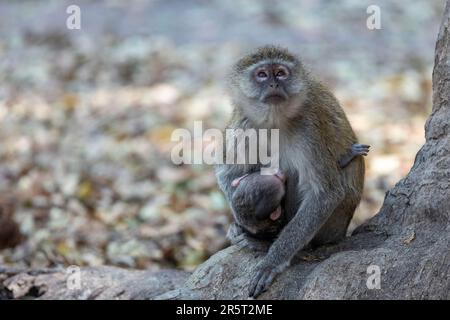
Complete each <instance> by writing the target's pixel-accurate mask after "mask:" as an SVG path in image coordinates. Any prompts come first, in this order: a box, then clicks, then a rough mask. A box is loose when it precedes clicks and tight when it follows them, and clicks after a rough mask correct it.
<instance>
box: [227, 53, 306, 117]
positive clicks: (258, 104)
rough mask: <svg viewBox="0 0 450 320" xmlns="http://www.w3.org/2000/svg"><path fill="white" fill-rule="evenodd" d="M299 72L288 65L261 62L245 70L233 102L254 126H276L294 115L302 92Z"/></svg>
mask: <svg viewBox="0 0 450 320" xmlns="http://www.w3.org/2000/svg"><path fill="white" fill-rule="evenodd" d="M302 78H304V76H303V70H302V69H301V67H300V66H299V65H297V64H296V63H294V62H290V61H279V60H270V61H262V62H260V63H257V64H255V65H252V66H250V67H248V68H247V69H245V70H244V71H243V72H242V74H241V76H240V77H239V79H238V81H237V85H236V87H237V88H236V89H235V92H234V93H233V98H234V100H235V102H236V105H238V106H239V107H241V108H242V110H243V112H244V113H245V114H246V116H247V117H248V118H250V119H251V120H252V121H253V122H255V123H256V124H258V125H262V124H264V123H266V124H280V121H277V120H281V119H282V118H283V117H284V118H287V119H289V118H292V117H294V116H295V115H296V113H297V111H298V110H297V107H298V104H299V103H298V102H299V97H300V98H301V97H302V93H303V90H304V89H305V82H304V81H302V80H301V79H302Z"/></svg>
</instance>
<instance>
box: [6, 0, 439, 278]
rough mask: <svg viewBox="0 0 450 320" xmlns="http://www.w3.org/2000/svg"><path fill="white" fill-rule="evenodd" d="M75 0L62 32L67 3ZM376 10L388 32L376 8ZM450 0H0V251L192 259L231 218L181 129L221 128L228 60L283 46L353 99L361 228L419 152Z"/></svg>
mask: <svg viewBox="0 0 450 320" xmlns="http://www.w3.org/2000/svg"><path fill="white" fill-rule="evenodd" d="M70 4H77V5H78V6H80V8H81V30H68V29H67V28H66V19H67V17H68V14H67V13H66V8H67V6H68V5H70ZM371 4H375V5H378V6H379V7H380V9H381V27H382V28H381V30H369V29H367V27H366V19H367V17H368V14H367V13H366V8H367V7H368V6H369V5H371ZM442 10H443V3H442V1H438V0H434V1H425V0H421V1H414V4H411V3H408V4H407V3H406V2H404V1H397V2H394V1H382V0H376V1H373V0H371V1H366V0H345V1H325V0H320V1H316V0H314V1H313V0H304V1H300V0H295V1H294V0H283V1H269V0H265V1H260V0H240V1H235V0H233V1H219V0H209V1H206V0H203V1H201V0H191V1H183V0H171V1H162V0H161V1H156V0H155V1H137V0H135V1H113V0H110V1H75V0H72V1H59V0H58V1H42V0H41V1H39V0H33V1H6V0H3V1H0V264H3V265H9V266H17V267H27V266H31V267H51V266H55V265H69V264H76V265H80V266H95V265H102V264H109V265H117V266H123V267H133V268H149V269H159V268H166V267H170V268H174V267H176V268H182V269H187V270H190V269H192V268H194V267H195V266H196V265H198V264H199V263H201V262H202V261H204V260H205V259H207V258H208V257H209V256H210V255H212V254H213V253H215V252H216V251H218V250H220V249H221V248H223V247H224V246H226V245H227V244H226V241H225V234H226V230H227V227H228V225H229V223H230V221H231V215H230V211H229V208H228V206H227V203H226V202H225V200H224V197H223V196H222V194H221V192H220V191H219V190H218V187H217V185H216V180H215V177H214V173H213V169H212V167H210V166H206V165H205V166H200V165H196V166H175V165H173V164H172V163H171V161H170V150H171V147H172V145H173V144H172V143H171V142H170V136H171V133H172V131H173V130H174V129H176V128H188V129H190V128H192V127H193V122H194V121H195V120H202V121H203V123H204V128H205V129H206V128H208V127H214V128H223V127H224V126H225V124H226V121H227V119H228V117H229V114H230V110H231V108H230V104H229V100H228V98H227V94H226V88H225V80H226V73H227V71H228V69H229V67H230V66H231V65H232V64H233V62H234V61H235V60H236V59H237V58H238V57H239V56H240V55H242V54H243V53H245V52H247V51H248V50H249V49H252V48H254V47H256V46H260V45H264V44H277V45H282V46H285V47H288V48H290V49H291V50H292V51H294V52H296V53H298V54H299V55H301V56H302V57H303V59H304V62H305V64H306V65H307V66H308V68H309V69H310V70H311V71H312V73H314V74H315V75H316V77H317V78H318V79H320V80H322V81H323V82H324V83H326V84H327V85H328V86H330V87H331V88H332V89H333V91H334V92H335V94H336V96H337V97H338V99H339V100H340V102H341V104H342V105H343V107H344V109H345V111H346V113H347V115H348V117H349V119H350V121H351V123H352V126H353V128H354V129H355V131H356V132H357V135H358V137H359V140H360V142H362V143H367V144H370V145H371V146H372V149H371V152H370V154H369V156H368V157H367V158H366V160H367V161H366V165H367V174H366V186H365V193H364V198H363V201H362V203H361V205H360V207H359V208H358V211H357V216H356V217H355V219H354V221H353V223H352V226H351V227H352V228H354V226H355V225H357V224H360V223H361V222H362V221H364V220H365V219H367V218H369V217H371V216H373V215H374V214H376V213H377V211H378V209H379V207H380V205H381V203H382V201H383V198H384V194H385V192H386V191H387V190H388V189H389V188H390V187H392V186H393V184H394V183H395V182H396V181H398V180H399V179H401V178H402V177H403V176H405V175H406V173H407V172H408V171H409V169H410V167H411V166H412V163H413V160H414V156H415V153H416V152H417V151H418V150H419V148H420V146H421V145H422V144H423V142H424V130H423V127H424V124H425V120H426V118H427V115H428V114H429V113H430V110H431V72H432V67H433V60H434V47H435V39H436V36H437V32H438V27H439V23H440V19H441V13H442Z"/></svg>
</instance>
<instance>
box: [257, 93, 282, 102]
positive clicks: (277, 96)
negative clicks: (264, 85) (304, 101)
mask: <svg viewBox="0 0 450 320" xmlns="http://www.w3.org/2000/svg"><path fill="white" fill-rule="evenodd" d="M286 99H287V97H286V96H285V95H283V94H281V93H272V94H269V95H266V96H265V97H264V98H263V101H264V102H265V103H270V104H277V103H280V102H283V101H284V100H286Z"/></svg>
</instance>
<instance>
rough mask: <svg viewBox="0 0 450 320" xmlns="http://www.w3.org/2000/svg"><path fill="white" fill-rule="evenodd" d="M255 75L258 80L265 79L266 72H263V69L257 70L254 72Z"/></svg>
mask: <svg viewBox="0 0 450 320" xmlns="http://www.w3.org/2000/svg"><path fill="white" fill-rule="evenodd" d="M256 77H257V78H258V80H265V79H267V77H268V75H267V72H265V71H258V72H257V73H256Z"/></svg>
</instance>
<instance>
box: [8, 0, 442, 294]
mask: <svg viewBox="0 0 450 320" xmlns="http://www.w3.org/2000/svg"><path fill="white" fill-rule="evenodd" d="M449 24H450V0H448V1H447V4H446V7H445V13H444V18H443V21H442V24H441V28H440V31H439V35H438V39H437V43H436V56H435V66H434V70H433V110H432V114H431V116H430V118H429V119H428V121H427V123H426V126H425V131H426V132H425V135H426V143H425V145H424V146H423V147H422V148H421V150H420V151H419V152H418V153H417V156H416V159H415V163H414V166H413V168H412V169H411V171H410V173H409V174H408V175H407V177H406V178H404V179H403V180H401V181H400V182H398V183H397V184H396V186H395V187H394V188H393V189H391V190H390V191H388V192H387V193H386V198H385V201H384V204H383V206H382V208H381V210H380V212H379V213H378V215H377V216H375V217H374V218H373V219H371V220H370V221H368V222H367V223H365V224H363V225H362V226H361V227H359V228H358V229H357V230H355V232H354V234H353V236H351V237H350V238H348V239H346V240H345V241H343V242H342V243H340V244H337V245H334V246H328V247H321V248H319V249H317V250H315V251H310V252H300V253H299V254H298V256H297V257H296V259H294V261H293V263H292V265H291V267H289V268H288V269H287V270H286V271H285V272H283V273H282V274H281V275H279V276H278V277H277V278H276V280H275V282H274V283H273V284H272V286H271V287H270V289H269V290H268V291H267V292H265V293H264V294H262V295H261V298H263V299H391V298H395V299H450V250H449V247H450V224H449V218H450V189H449V187H450V157H449V152H450V132H449V131H450V125H449V123H450V120H449V119H450V99H449V96H450V35H449ZM262 257H263V256H262V255H258V254H254V253H251V252H249V251H246V250H245V249H239V248H237V247H234V246H231V247H229V248H226V249H225V250H222V251H220V252H218V253H217V254H215V255H214V256H212V257H211V258H210V259H209V260H208V261H206V262H205V263H203V264H202V265H200V266H199V267H198V268H197V269H196V271H195V272H194V273H193V274H192V275H190V276H189V277H188V274H187V273H183V272H176V271H162V272H160V273H151V272H147V271H127V270H121V269H118V268H108V267H102V268H88V269H85V270H83V271H82V278H81V279H82V287H83V289H82V290H78V291H77V290H72V291H70V292H69V289H67V288H66V286H65V284H66V278H67V275H66V274H65V273H63V272H57V271H56V272H51V271H50V273H48V272H46V273H43V274H42V273H41V274H39V272H38V274H33V272H30V271H16V272H9V273H8V272H6V271H4V272H3V278H4V279H3V280H2V278H1V277H2V275H0V298H1V297H2V295H3V296H5V295H8V296H11V295H14V297H21V296H23V295H25V294H30V292H31V291H32V289H33V290H34V292H35V293H36V292H40V293H43V295H41V298H49V299H52V298H74V299H75V298H77V299H80V298H85V299H86V298H118V299H129V298H136V299H151V298H157V299H246V298H247V296H248V287H249V281H250V279H251V277H252V275H253V271H254V268H255V266H256V264H257V263H258V262H259V261H260V259H261V258H262ZM369 266H370V267H369ZM377 271H380V277H379V279H380V280H381V281H380V283H379V285H377V281H376V280H377ZM35 273H36V272H35ZM186 278H187V281H186V282H184V280H185V279H186ZM1 283H3V287H2V284H1ZM183 283H184V284H183ZM21 288H22V289H21ZM174 288H175V289H174ZM164 292H165V293H164ZM37 295H39V294H37Z"/></svg>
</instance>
